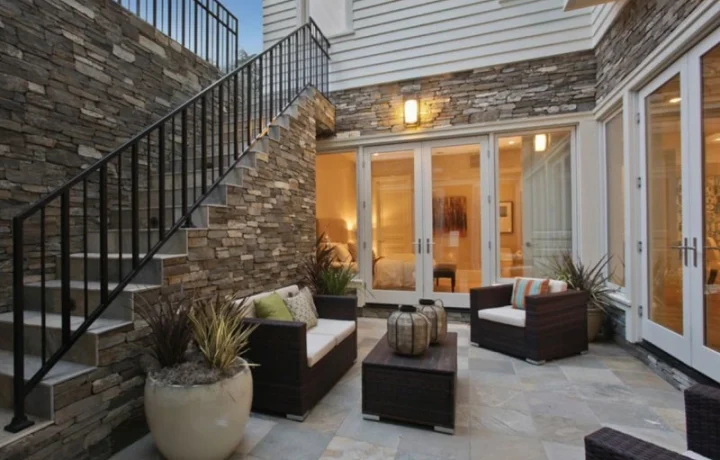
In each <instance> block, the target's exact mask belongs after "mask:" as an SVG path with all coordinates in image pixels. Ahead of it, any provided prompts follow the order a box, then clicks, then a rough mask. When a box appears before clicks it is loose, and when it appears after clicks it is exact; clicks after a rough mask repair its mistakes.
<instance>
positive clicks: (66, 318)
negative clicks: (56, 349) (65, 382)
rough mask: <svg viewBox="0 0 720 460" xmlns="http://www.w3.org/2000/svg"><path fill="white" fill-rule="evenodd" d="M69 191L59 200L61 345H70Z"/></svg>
mask: <svg viewBox="0 0 720 460" xmlns="http://www.w3.org/2000/svg"><path fill="white" fill-rule="evenodd" d="M70 238H71V236H70V190H65V192H64V193H63V194H62V196H61V198H60V290H61V298H62V303H61V307H60V308H61V337H62V344H63V345H66V344H68V343H70V311H71V309H72V299H71V297H70Z"/></svg>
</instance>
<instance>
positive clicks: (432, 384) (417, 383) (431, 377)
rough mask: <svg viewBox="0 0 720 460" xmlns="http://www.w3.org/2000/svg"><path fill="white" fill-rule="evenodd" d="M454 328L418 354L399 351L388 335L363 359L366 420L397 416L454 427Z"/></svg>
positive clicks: (441, 429)
mask: <svg viewBox="0 0 720 460" xmlns="http://www.w3.org/2000/svg"><path fill="white" fill-rule="evenodd" d="M456 385H457V333H454V332H451V333H448V335H447V338H446V339H445V341H444V342H443V343H442V344H440V345H434V346H431V347H430V348H429V349H428V351H427V352H426V353H425V355H423V356H417V357H411V356H400V355H397V354H395V353H393V351H392V349H390V347H389V346H388V343H387V337H386V336H383V338H382V339H380V341H379V342H378V343H377V345H375V348H373V350H372V351H371V352H370V354H369V355H368V356H367V358H365V360H364V361H363V363H362V412H363V417H364V418H365V419H368V420H380V419H389V420H399V421H402V422H409V423H417V424H420V425H430V426H432V427H433V428H434V429H435V431H439V432H441V433H448V434H453V433H454V432H455V394H456V392H455V388H456Z"/></svg>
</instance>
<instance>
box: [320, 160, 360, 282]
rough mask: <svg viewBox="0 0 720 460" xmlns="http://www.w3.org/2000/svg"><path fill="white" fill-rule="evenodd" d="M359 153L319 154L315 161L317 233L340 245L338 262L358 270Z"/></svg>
mask: <svg viewBox="0 0 720 460" xmlns="http://www.w3.org/2000/svg"><path fill="white" fill-rule="evenodd" d="M355 172H356V169H355V153H354V152H352V153H334V154H329V155H318V156H317V157H316V160H315V190H316V199H315V200H316V205H315V206H316V208H315V226H316V230H317V234H318V235H321V234H323V233H324V234H325V240H326V241H327V242H328V243H329V244H332V245H333V246H337V249H336V251H335V255H336V257H337V258H338V260H337V261H336V262H337V263H341V264H344V265H346V266H349V267H351V268H353V269H354V270H355V271H357V270H358V256H357V196H356V188H355Z"/></svg>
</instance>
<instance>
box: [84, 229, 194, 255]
mask: <svg viewBox="0 0 720 460" xmlns="http://www.w3.org/2000/svg"><path fill="white" fill-rule="evenodd" d="M148 236H149V237H150V244H149V245H148ZM138 237H139V242H138V243H139V244H138V245H139V251H140V252H141V253H146V252H148V249H149V248H151V247H152V246H154V245H155V244H156V243H157V242H158V240H159V231H158V230H157V229H147V228H142V227H141V228H140V231H139V232H138ZM121 243H122V250H123V252H128V251H130V250H131V248H132V230H131V229H129V228H126V229H110V230H109V231H108V252H110V253H114V252H120V248H121ZM88 251H90V252H100V233H97V232H93V233H88ZM187 251H188V245H187V230H186V229H184V228H180V229H178V230H177V231H176V232H175V233H173V234H172V235H170V237H169V238H168V240H167V241H166V242H165V244H163V246H162V247H161V248H160V252H162V253H163V254H187Z"/></svg>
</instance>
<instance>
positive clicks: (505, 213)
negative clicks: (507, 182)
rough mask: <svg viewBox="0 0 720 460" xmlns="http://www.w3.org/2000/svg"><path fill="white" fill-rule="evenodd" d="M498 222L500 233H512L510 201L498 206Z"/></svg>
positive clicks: (511, 206)
mask: <svg viewBox="0 0 720 460" xmlns="http://www.w3.org/2000/svg"><path fill="white" fill-rule="evenodd" d="M499 211H500V212H499V215H500V220H499V221H498V223H499V226H500V233H512V232H513V202H512V201H501V202H500V205H499Z"/></svg>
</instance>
